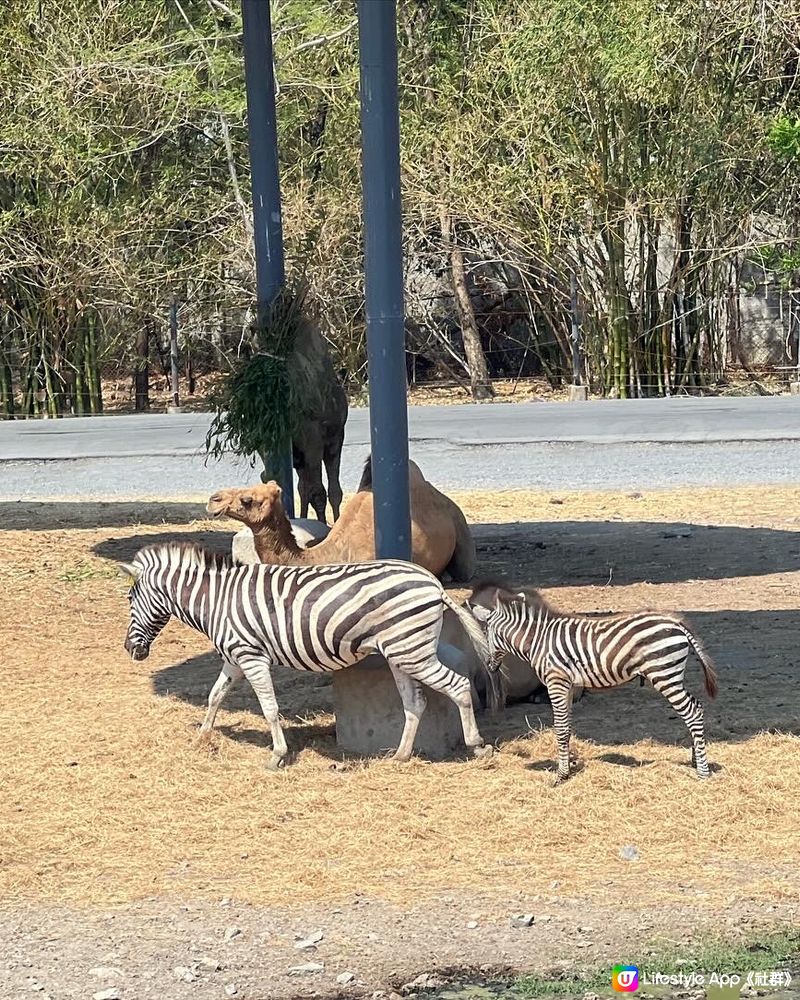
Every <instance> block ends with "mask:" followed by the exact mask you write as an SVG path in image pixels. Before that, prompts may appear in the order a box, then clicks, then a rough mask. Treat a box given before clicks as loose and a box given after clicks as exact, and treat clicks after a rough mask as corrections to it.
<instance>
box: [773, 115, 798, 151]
mask: <svg viewBox="0 0 800 1000" xmlns="http://www.w3.org/2000/svg"><path fill="white" fill-rule="evenodd" d="M767 143H768V145H769V148H770V149H771V150H772V152H773V153H774V154H775V156H776V157H779V158H780V159H781V160H800V117H799V118H794V119H792V118H789V117H788V116H786V115H782V116H781V117H779V118H777V119H776V120H775V121H774V122H773V123H772V125H771V126H770V129H769V132H768V133H767Z"/></svg>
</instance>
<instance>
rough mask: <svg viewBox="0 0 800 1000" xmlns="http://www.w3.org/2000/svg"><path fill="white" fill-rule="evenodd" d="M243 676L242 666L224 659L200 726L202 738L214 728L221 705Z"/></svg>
mask: <svg viewBox="0 0 800 1000" xmlns="http://www.w3.org/2000/svg"><path fill="white" fill-rule="evenodd" d="M243 676H244V675H243V674H242V670H241V668H240V667H237V666H236V664H235V663H229V662H228V661H227V660H223V661H222V670H221V671H220V675H219V677H218V678H217V679H216V681H215V682H214V687H212V688H211V691H210V693H209V695H208V711H207V712H206V715H205V718H204V719H203V724H202V725H201V726H200V737H201V738H202V737H204V736H205V735H206V734H207V733H210V732H211V730H212V729H213V728H214V720H215V719H216V717H217V711H218V709H219V707H220V705H221V704H222V703H223V701H225V699H226V698H227V696H228V695H229V694H230V692H231V690H232V688H233V687H234V686H235V685H236V684H238V682H239V681H240V680H241V679H242V677H243Z"/></svg>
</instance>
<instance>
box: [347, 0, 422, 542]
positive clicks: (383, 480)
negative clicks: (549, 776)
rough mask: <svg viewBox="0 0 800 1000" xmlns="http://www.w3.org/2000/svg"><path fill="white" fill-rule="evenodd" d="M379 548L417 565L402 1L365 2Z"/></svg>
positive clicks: (364, 141) (369, 302)
mask: <svg viewBox="0 0 800 1000" xmlns="http://www.w3.org/2000/svg"><path fill="white" fill-rule="evenodd" d="M358 34H359V48H360V63H361V162H362V174H363V179H362V184H363V199H364V276H365V291H366V311H367V358H368V366H369V415H370V443H371V448H372V488H373V495H374V501H375V547H376V552H377V555H378V556H379V557H380V558H381V559H410V558H411V514H410V509H409V498H408V411H407V402H406V366H405V327H404V311H403V246H402V212H401V207H400V119H399V110H398V98H397V17H396V3H395V0H381V2H380V3H375V2H374V0H358Z"/></svg>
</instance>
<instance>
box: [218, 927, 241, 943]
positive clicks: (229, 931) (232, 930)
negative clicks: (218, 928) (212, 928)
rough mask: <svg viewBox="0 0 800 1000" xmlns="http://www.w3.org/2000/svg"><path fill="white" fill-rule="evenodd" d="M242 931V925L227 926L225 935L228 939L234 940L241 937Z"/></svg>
mask: <svg viewBox="0 0 800 1000" xmlns="http://www.w3.org/2000/svg"><path fill="white" fill-rule="evenodd" d="M241 933H242V928H241V927H226V928H225V933H224V935H223V937H224V938H225V940H226V941H233V939H234V938H237V937H239V936H240V934H241Z"/></svg>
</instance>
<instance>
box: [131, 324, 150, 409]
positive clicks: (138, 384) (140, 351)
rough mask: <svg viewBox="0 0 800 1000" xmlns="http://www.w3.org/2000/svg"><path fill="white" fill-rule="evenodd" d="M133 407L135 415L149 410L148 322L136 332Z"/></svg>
mask: <svg viewBox="0 0 800 1000" xmlns="http://www.w3.org/2000/svg"><path fill="white" fill-rule="evenodd" d="M133 389H134V394H135V402H134V407H135V409H136V412H137V413H141V412H142V411H144V410H149V409H150V321H149V320H148V321H146V322H144V323H142V324H141V326H140V327H139V329H138V330H137V331H136V367H135V369H134V372H133Z"/></svg>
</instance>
